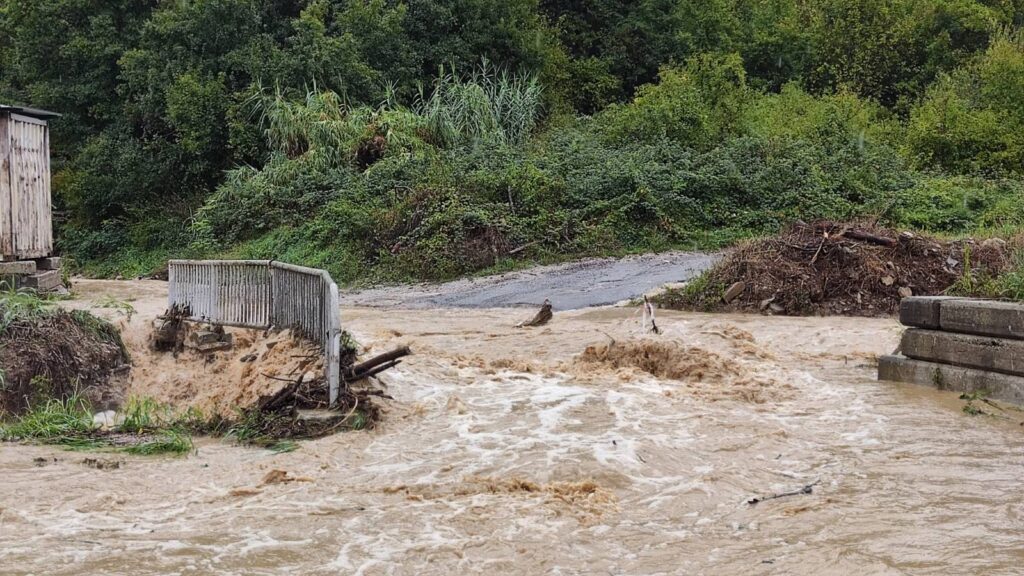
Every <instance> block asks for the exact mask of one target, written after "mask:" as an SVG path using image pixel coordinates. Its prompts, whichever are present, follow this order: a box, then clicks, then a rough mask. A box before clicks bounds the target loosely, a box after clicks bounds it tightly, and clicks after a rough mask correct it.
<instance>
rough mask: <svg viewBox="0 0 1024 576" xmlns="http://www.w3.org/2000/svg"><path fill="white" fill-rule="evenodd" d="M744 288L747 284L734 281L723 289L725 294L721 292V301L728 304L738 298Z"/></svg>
mask: <svg viewBox="0 0 1024 576" xmlns="http://www.w3.org/2000/svg"><path fill="white" fill-rule="evenodd" d="M746 289H747V285H746V284H745V283H744V282H736V283H734V284H733V285H732V286H729V289H728V290H726V291H725V294H722V301H723V302H725V303H726V304H728V303H730V302H732V301H733V300H735V299H736V298H738V297H739V295H740V294H743V291H744V290H746Z"/></svg>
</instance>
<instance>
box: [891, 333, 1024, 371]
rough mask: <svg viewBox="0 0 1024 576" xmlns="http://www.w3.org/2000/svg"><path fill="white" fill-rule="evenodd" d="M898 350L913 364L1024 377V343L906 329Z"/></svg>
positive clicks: (971, 335) (988, 337)
mask: <svg viewBox="0 0 1024 576" xmlns="http://www.w3.org/2000/svg"><path fill="white" fill-rule="evenodd" d="M900 350H901V351H902V352H903V355H904V356H906V357H908V358H914V359H915V360H925V361H929V362H939V363H942V364H952V365H954V366H963V367H967V368H977V369H979V370H988V371H991V372H1001V373H1003V374H1014V375H1017V376H1024V340H1009V339H1004V338H993V337H991V336H976V335H973V334H954V333H952V332H939V331H936V330H923V329H921V328H909V329H907V331H906V332H904V333H903V340H902V341H901V343H900Z"/></svg>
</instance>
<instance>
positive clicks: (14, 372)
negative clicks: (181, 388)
mask: <svg viewBox="0 0 1024 576" xmlns="http://www.w3.org/2000/svg"><path fill="white" fill-rule="evenodd" d="M128 363H129V357H128V352H127V349H126V348H125V346H124V344H123V342H122V341H121V335H120V333H119V331H118V330H117V329H116V328H115V327H114V326H113V325H111V324H110V323H108V322H106V321H104V320H101V319H99V318H97V317H95V316H93V315H92V314H90V313H88V312H85V311H81V310H75V311H67V310H64V309H62V308H59V307H57V306H55V305H52V304H50V303H48V302H46V301H44V300H41V299H39V298H38V297H36V296H34V295H32V294H29V293H5V294H0V414H3V413H13V414H18V413H21V412H23V411H25V410H26V409H27V408H29V407H30V405H32V404H33V403H34V402H41V401H45V400H48V399H66V398H68V397H70V396H72V395H80V396H81V397H82V398H84V399H85V400H87V401H88V402H89V403H90V404H91V405H92V406H93V407H95V408H97V409H105V408H107V407H110V406H114V405H118V404H120V403H121V402H122V401H123V400H124V390H125V386H126V383H127V375H128Z"/></svg>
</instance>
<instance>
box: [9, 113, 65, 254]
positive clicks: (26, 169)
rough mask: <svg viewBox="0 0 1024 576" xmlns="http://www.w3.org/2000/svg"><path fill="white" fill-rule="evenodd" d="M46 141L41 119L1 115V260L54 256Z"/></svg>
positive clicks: (45, 131)
mask: <svg viewBox="0 0 1024 576" xmlns="http://www.w3.org/2000/svg"><path fill="white" fill-rule="evenodd" d="M49 138H50V135H49V131H48V129H47V125H46V122H45V121H43V120H38V119H36V118H31V117H28V116H22V115H19V114H13V113H12V114H7V115H6V117H0V259H7V260H18V259H28V258H42V257H45V256H49V255H51V254H52V253H53V222H52V209H53V207H52V199H51V196H50V142H49Z"/></svg>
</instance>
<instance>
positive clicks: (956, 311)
mask: <svg viewBox="0 0 1024 576" xmlns="http://www.w3.org/2000/svg"><path fill="white" fill-rule="evenodd" d="M900 323H902V324H903V325H904V326H907V327H908V328H907V330H906V331H905V332H904V333H903V339H902V340H901V342H900V348H899V350H898V351H897V352H898V353H897V354H893V355H891V356H883V357H882V358H881V359H879V362H878V378H879V380H892V381H896V382H910V383H914V384H925V385H932V386H935V387H937V388H939V389H942V390H953V391H956V392H977V391H985V392H987V393H988V395H989V396H990V397H992V398H995V399H999V400H1004V401H1007V402H1013V403H1015V404H1021V405H1024V305H1022V304H1016V303H1012V302H1000V301H994V300H978V299H970V298H953V297H946V296H929V297H913V298H904V299H903V301H902V302H901V303H900Z"/></svg>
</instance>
